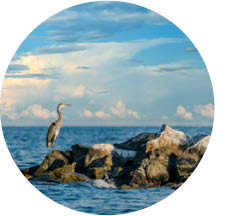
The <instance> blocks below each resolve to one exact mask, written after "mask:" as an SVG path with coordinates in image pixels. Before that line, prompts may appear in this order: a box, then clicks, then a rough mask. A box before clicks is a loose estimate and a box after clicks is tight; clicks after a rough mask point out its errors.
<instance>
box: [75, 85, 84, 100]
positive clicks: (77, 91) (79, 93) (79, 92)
mask: <svg viewBox="0 0 234 216" xmlns="http://www.w3.org/2000/svg"><path fill="white" fill-rule="evenodd" d="M84 90H85V87H84V86H83V85H80V86H78V87H77V88H75V89H74V91H73V95H74V96H75V97H76V96H77V97H82V96H83V95H84Z"/></svg>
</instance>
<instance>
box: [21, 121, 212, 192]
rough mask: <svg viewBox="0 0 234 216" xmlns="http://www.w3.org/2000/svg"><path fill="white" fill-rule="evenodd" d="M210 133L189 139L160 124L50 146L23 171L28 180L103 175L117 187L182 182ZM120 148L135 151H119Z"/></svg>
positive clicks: (83, 178) (86, 178) (87, 178)
mask: <svg viewBox="0 0 234 216" xmlns="http://www.w3.org/2000/svg"><path fill="white" fill-rule="evenodd" d="M209 139H210V136H208V135H205V134H198V135H196V136H194V137H192V138H191V139H189V137H188V136H186V135H185V134H184V133H183V132H182V131H178V130H175V129H173V128H171V127H170V126H168V125H162V127H161V129H160V131H158V132H156V133H141V134H139V135H137V136H136V137H133V138H131V139H129V140H127V141H126V142H123V143H119V144H113V145H112V144H95V145H93V146H92V147H88V146H84V145H81V144H76V145H73V146H72V148H71V150H67V151H59V150H53V151H52V153H50V154H47V155H46V157H45V159H44V160H43V161H42V163H41V164H40V165H37V166H34V167H30V168H27V169H24V170H22V173H23V174H24V176H25V177H26V178H27V179H29V180H30V181H46V182H57V183H60V184H68V183H72V182H84V181H85V182H94V181H100V180H104V181H105V182H106V183H109V184H111V185H112V187H118V188H121V189H132V188H149V187H172V188H177V187H179V186H180V185H182V184H183V183H184V182H185V181H186V179H187V178H188V177H189V176H190V175H191V174H192V172H193V171H194V169H195V168H196V167H197V165H198V164H199V162H200V160H201V158H202V156H203V155H204V153H205V150H206V148H207V145H208V142H209ZM119 149H121V150H125V151H126V150H127V151H134V152H135V154H134V156H131V157H130V156H123V155H121V154H120V153H119Z"/></svg>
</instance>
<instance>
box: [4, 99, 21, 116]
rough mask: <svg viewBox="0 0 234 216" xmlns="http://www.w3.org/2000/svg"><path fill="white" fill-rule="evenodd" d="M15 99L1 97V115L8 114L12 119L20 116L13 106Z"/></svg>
mask: <svg viewBox="0 0 234 216" xmlns="http://www.w3.org/2000/svg"><path fill="white" fill-rule="evenodd" d="M12 103H13V104H14V101H11V100H8V99H1V101H0V108H1V109H0V115H1V116H7V117H8V118H9V119H11V120H15V119H17V118H18V115H17V113H16V112H15V108H14V107H13V106H12Z"/></svg>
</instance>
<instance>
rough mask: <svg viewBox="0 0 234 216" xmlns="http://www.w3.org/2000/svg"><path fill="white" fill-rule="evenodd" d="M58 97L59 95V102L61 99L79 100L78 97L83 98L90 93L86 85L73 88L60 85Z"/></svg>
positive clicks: (57, 90)
mask: <svg viewBox="0 0 234 216" xmlns="http://www.w3.org/2000/svg"><path fill="white" fill-rule="evenodd" d="M56 93H57V94H56V95H57V97H58V98H57V100H58V99H59V98H64V96H66V97H72V98H77V97H80V98H81V97H83V96H84V95H85V94H88V93H89V92H88V91H86V87H85V86H84V85H82V84H81V85H78V86H72V85H59V86H57V87H56Z"/></svg>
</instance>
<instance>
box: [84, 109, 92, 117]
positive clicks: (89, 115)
mask: <svg viewBox="0 0 234 216" xmlns="http://www.w3.org/2000/svg"><path fill="white" fill-rule="evenodd" d="M84 116H85V117H87V118H91V117H92V116H93V114H92V112H91V111H90V110H87V109H85V110H84Z"/></svg>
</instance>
